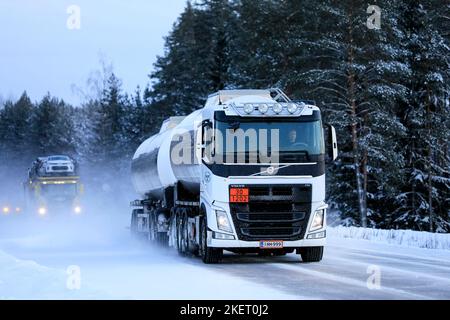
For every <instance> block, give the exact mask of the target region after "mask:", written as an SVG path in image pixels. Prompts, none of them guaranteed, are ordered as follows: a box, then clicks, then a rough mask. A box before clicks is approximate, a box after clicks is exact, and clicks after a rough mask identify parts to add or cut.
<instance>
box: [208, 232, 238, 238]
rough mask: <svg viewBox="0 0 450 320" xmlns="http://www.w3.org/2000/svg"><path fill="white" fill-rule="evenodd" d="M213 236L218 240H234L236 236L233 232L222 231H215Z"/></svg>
mask: <svg viewBox="0 0 450 320" xmlns="http://www.w3.org/2000/svg"><path fill="white" fill-rule="evenodd" d="M213 238H214V239H217V240H234V236H233V235H232V234H226V233H221V232H213Z"/></svg>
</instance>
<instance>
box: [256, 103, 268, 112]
mask: <svg viewBox="0 0 450 320" xmlns="http://www.w3.org/2000/svg"><path fill="white" fill-rule="evenodd" d="M258 110H259V112H261V113H263V114H264V113H267V111H269V106H268V105H267V104H265V103H262V104H260V105H259V107H258Z"/></svg>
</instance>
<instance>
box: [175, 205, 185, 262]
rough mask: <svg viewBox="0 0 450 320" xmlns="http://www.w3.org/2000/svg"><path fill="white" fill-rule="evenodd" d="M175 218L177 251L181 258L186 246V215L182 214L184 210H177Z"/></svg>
mask: <svg viewBox="0 0 450 320" xmlns="http://www.w3.org/2000/svg"><path fill="white" fill-rule="evenodd" d="M176 213H177V217H176V219H177V220H176V221H177V250H178V253H179V254H180V255H182V256H184V255H186V251H187V246H186V240H187V239H186V236H185V232H186V227H185V225H186V218H185V217H186V215H185V213H184V210H181V209H178V210H177V211H176Z"/></svg>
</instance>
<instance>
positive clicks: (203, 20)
mask: <svg viewBox="0 0 450 320" xmlns="http://www.w3.org/2000/svg"><path fill="white" fill-rule="evenodd" d="M375 4H376V6H377V8H379V9H380V10H381V11H380V16H379V17H380V20H379V21H380V24H379V25H376V26H375V28H373V23H374V22H377V21H376V20H373V19H375V18H373V17H374V14H375V15H376V14H377V11H376V9H377V8H375V9H374V8H373V6H372V7H370V8H368V3H367V2H366V1H359V0H354V1H350V0H345V1H332V0H323V1H316V0H302V1H299V0H228V1H227V0H203V1H196V2H194V1H192V2H188V3H187V5H186V8H185V10H184V12H183V13H182V14H181V15H180V17H179V18H178V20H177V22H176V23H175V24H174V26H173V29H172V31H171V32H170V34H169V35H168V36H167V37H166V43H165V51H164V54H163V55H162V56H160V57H158V59H157V62H156V63H155V65H154V68H153V71H152V72H151V73H150V75H149V76H150V83H149V85H148V86H147V87H146V88H145V90H143V91H141V90H140V89H139V88H138V89H137V90H136V92H134V93H125V92H123V90H122V88H121V83H120V80H119V79H118V78H117V77H116V76H115V75H114V73H110V74H107V76H106V78H105V79H104V86H103V88H102V91H101V92H100V94H99V95H98V96H95V97H90V98H89V99H86V101H85V102H84V103H83V105H82V106H70V105H68V104H67V103H65V102H64V101H62V100H60V99H58V98H56V97H52V96H51V95H50V94H49V95H47V96H45V97H43V98H42V99H41V100H40V101H38V102H32V101H31V100H30V98H29V97H28V96H27V95H26V93H24V94H23V95H22V96H21V97H20V98H19V99H18V100H17V101H7V102H5V103H4V105H3V106H2V108H1V110H0V151H1V153H0V158H1V161H2V163H3V164H5V163H20V162H24V161H29V159H32V158H33V157H36V156H39V155H45V154H50V153H66V154H70V155H72V156H74V157H76V158H77V159H78V161H80V162H81V163H89V164H91V165H94V166H96V165H97V166H99V167H101V166H105V165H108V166H113V167H115V168H117V170H126V169H127V168H128V164H129V160H130V157H131V156H132V154H133V152H134V150H135V148H136V147H137V146H138V145H139V144H140V143H141V142H142V141H143V140H144V139H145V138H147V137H148V136H150V135H151V134H154V133H155V132H157V131H158V130H159V127H160V125H161V122H162V120H163V119H164V118H166V117H168V116H171V115H185V114H188V113H190V112H191V111H192V110H195V109H197V108H200V107H201V106H202V104H203V103H204V101H205V99H206V97H207V95H208V94H210V93H212V92H215V91H217V90H220V89H235V88H269V87H278V88H281V89H283V90H284V91H285V92H286V93H287V94H288V95H289V96H290V97H291V98H293V99H309V100H314V101H315V102H316V104H317V105H318V106H319V107H320V108H321V109H322V110H323V114H324V118H325V120H326V121H327V122H328V123H330V124H333V125H334V126H335V127H336V129H337V132H338V139H339V147H340V154H339V158H338V160H337V161H336V163H335V164H333V165H332V166H330V167H329V168H328V173H329V174H328V177H327V179H328V181H327V182H328V185H327V189H328V197H329V202H330V204H332V206H333V207H335V208H336V209H338V210H339V212H340V213H341V218H342V223H344V224H347V225H359V226H369V227H379V228H408V229H415V230H427V231H436V232H449V231H450V216H449V215H450V191H449V190H450V173H449V171H450V155H449V147H450V146H449V131H450V130H449V128H450V119H449V92H450V91H449V73H450V68H449V66H450V63H449V62H450V61H449V59H450V52H449V51H450V49H449V45H450V44H449V31H450V28H449V16H450V14H449V11H450V10H449V9H450V4H448V3H445V2H442V1H434V0H423V1H412V0H398V1H391V0H378V1H376V3H375ZM368 9H369V10H368ZM374 10H375V11H374ZM368 20H369V21H368ZM372 20H373V21H372ZM368 23H369V24H370V23H372V27H371V28H369V27H368ZM118 41H119V39H118ZM145 68H146V67H145V66H143V72H145V71H146V70H145ZM123 168H126V169H123Z"/></svg>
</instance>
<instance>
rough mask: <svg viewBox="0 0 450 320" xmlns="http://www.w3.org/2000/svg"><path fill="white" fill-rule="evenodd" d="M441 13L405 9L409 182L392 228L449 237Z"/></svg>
mask: <svg viewBox="0 0 450 320" xmlns="http://www.w3.org/2000/svg"><path fill="white" fill-rule="evenodd" d="M441 9H442V4H441V3H440V2H436V1H425V2H422V3H417V2H415V1H405V2H404V3H402V5H401V6H400V11H401V12H402V15H401V19H400V23H401V25H402V31H403V33H404V39H403V41H402V45H403V47H404V48H405V50H407V52H408V56H407V59H406V61H407V63H408V65H409V68H410V72H411V76H410V77H409V78H407V79H405V85H406V86H407V88H408V91H407V94H406V96H405V99H403V100H402V101H400V107H401V108H400V109H399V116H400V118H401V120H402V122H403V123H404V125H405V127H406V128H407V135H406V137H405V139H404V141H403V143H404V146H405V155H406V157H407V164H406V167H405V169H404V175H405V177H406V181H405V182H406V183H405V184H404V185H403V187H402V191H403V193H401V194H400V195H399V196H398V198H397V206H398V208H397V210H396V211H395V219H394V221H393V223H394V224H396V225H400V226H402V227H408V228H415V229H419V230H429V231H438V232H448V231H449V230H450V223H449V220H448V218H449V209H448V208H449V207H448V195H449V189H450V175H449V165H450V161H449V153H448V141H449V132H450V130H449V129H450V125H449V117H448V112H449V103H448V101H449V70H450V68H449V66H450V60H449V56H450V52H449V43H448V38H446V37H445V36H444V35H443V31H444V30H443V29H442V28H441V29H439V26H440V23H441V22H440V21H439V20H440V17H441V15H442V14H441ZM447 9H448V7H447Z"/></svg>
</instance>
